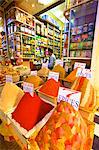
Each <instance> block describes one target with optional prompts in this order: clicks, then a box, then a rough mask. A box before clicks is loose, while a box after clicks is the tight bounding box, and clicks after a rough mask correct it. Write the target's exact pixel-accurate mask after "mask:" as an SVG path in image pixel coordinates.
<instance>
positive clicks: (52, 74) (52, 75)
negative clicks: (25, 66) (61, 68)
mask: <svg viewBox="0 0 99 150" xmlns="http://www.w3.org/2000/svg"><path fill="white" fill-rule="evenodd" d="M51 78H52V79H54V80H55V81H57V82H58V79H59V73H58V72H52V71H50V72H49V76H48V79H51Z"/></svg>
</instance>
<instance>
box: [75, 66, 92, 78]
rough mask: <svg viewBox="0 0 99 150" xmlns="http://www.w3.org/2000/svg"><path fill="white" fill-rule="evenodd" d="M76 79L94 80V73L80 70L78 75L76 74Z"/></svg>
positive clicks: (88, 70)
mask: <svg viewBox="0 0 99 150" xmlns="http://www.w3.org/2000/svg"><path fill="white" fill-rule="evenodd" d="M76 77H86V78H87V79H91V78H92V72H91V70H90V69H82V68H78V69H77V73H76Z"/></svg>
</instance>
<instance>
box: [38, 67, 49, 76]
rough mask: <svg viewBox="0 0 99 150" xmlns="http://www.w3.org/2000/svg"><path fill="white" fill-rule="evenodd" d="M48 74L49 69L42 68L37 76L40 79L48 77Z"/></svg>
mask: <svg viewBox="0 0 99 150" xmlns="http://www.w3.org/2000/svg"><path fill="white" fill-rule="evenodd" d="M48 74H49V69H48V68H45V67H44V68H41V69H40V70H39V71H38V72H37V75H38V76H39V77H48Z"/></svg>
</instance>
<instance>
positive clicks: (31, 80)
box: [25, 75, 44, 88]
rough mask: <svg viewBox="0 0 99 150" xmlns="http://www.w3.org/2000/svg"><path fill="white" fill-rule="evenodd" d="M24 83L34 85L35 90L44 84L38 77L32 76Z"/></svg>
mask: <svg viewBox="0 0 99 150" xmlns="http://www.w3.org/2000/svg"><path fill="white" fill-rule="evenodd" d="M25 82H28V83H32V84H33V85H34V88H37V87H39V86H40V85H42V84H43V83H44V81H43V80H42V79H41V78H40V77H39V76H33V75H31V76H28V77H27V78H26V79H25Z"/></svg>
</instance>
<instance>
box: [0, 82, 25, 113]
mask: <svg viewBox="0 0 99 150" xmlns="http://www.w3.org/2000/svg"><path fill="white" fill-rule="evenodd" d="M23 95H24V92H23V91H22V89H21V88H19V87H18V86H17V85H15V84H13V83H6V84H5V85H4V87H3V89H2V92H1V95H0V109H1V110H2V111H3V112H4V113H7V112H8V111H9V110H11V109H12V108H13V107H15V106H16V105H17V104H18V103H19V101H20V100H21V98H22V97H23Z"/></svg>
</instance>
